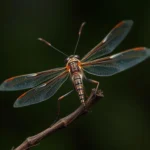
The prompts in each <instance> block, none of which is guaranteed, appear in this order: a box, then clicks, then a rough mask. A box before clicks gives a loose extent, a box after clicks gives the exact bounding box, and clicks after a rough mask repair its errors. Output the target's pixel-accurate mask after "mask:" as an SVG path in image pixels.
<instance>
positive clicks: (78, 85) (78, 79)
mask: <svg viewBox="0 0 150 150" xmlns="http://www.w3.org/2000/svg"><path fill="white" fill-rule="evenodd" d="M73 83H74V86H75V89H76V91H77V92H78V95H79V99H80V100H81V103H84V90H83V83H82V76H81V75H80V73H75V74H73Z"/></svg>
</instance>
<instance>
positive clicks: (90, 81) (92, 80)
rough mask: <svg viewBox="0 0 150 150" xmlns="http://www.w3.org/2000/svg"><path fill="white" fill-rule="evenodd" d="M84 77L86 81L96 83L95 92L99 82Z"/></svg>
mask: <svg viewBox="0 0 150 150" xmlns="http://www.w3.org/2000/svg"><path fill="white" fill-rule="evenodd" d="M85 79H86V80H87V81H89V82H91V83H94V84H97V86H96V90H95V93H97V90H98V87H99V82H98V81H96V80H92V79H88V78H85Z"/></svg>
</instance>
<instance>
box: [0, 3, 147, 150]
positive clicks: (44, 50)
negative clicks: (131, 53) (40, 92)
mask: <svg viewBox="0 0 150 150" xmlns="http://www.w3.org/2000/svg"><path fill="white" fill-rule="evenodd" d="M149 8H150V1H147V0H143V1H131V0H122V1H120V0H113V1H106V0H105V1H104V0H101V1H100V0H92V1H81V0H72V1H71V0H63V1H61V0H49V1H48V0H22V1H20V0H14V1H9V0H6V1H4V2H3V3H1V15H2V17H1V26H2V27H1V28H0V30H1V32H0V33H1V35H3V36H1V37H3V39H2V40H1V42H2V43H1V44H0V55H1V58H0V68H1V73H0V82H2V81H3V80H4V79H7V78H9V77H12V76H16V75H21V74H26V73H33V72H39V71H43V70H48V69H51V68H55V67H61V66H64V65H65V63H64V59H65V57H64V56H63V55H61V54H60V53H58V52H56V51H54V50H53V49H52V48H50V47H48V46H47V45H44V44H43V43H41V42H40V41H38V40H37V38H38V37H43V38H44V39H46V40H48V41H50V42H51V43H52V44H53V45H55V46H56V47H57V48H59V49H61V50H62V51H63V52H65V53H67V54H68V55H70V54H72V53H73V50H74V47H75V43H76V40H77V33H78V30H79V27H80V25H81V23H82V22H83V21H86V22H87V24H86V26H85V28H84V29H83V33H82V37H81V40H80V43H79V47H78V49H77V54H78V55H80V56H81V57H83V56H84V55H85V54H86V53H87V52H88V51H89V50H90V49H91V48H93V47H94V46H95V45H96V44H97V43H98V42H100V41H101V40H102V39H103V37H104V36H105V35H106V34H107V33H108V32H109V31H110V30H111V29H112V28H113V27H114V26H115V25H116V24H117V23H118V22H120V21H121V20H125V19H132V20H133V21H134V26H133V28H132V30H131V32H130V34H129V35H128V36H127V38H126V39H125V40H124V41H123V42H122V43H121V44H120V45H119V46H118V47H117V49H116V50H115V51H114V52H113V53H116V52H120V51H122V50H125V49H128V48H132V47H137V46H146V47H150V9H149ZM2 33H3V34H2ZM88 77H90V78H93V79H95V80H98V81H100V88H101V89H102V90H103V91H104V95H105V97H104V98H103V99H102V101H100V102H99V103H97V105H96V106H95V107H93V108H92V110H91V111H90V113H89V114H88V115H86V116H83V117H81V118H80V119H78V120H77V121H75V122H73V123H72V124H71V125H70V126H69V127H67V128H65V129H63V130H60V131H59V132H57V133H55V134H53V135H51V136H49V137H48V138H46V139H44V140H43V141H42V142H41V143H40V144H39V145H38V146H36V147H34V148H32V149H33V150H49V149H53V150H59V149H61V150H81V149H86V150H145V149H150V113H149V107H150V102H149V100H150V59H149V60H146V61H144V62H143V63H141V64H139V65H138V66H136V67H134V68H132V69H129V70H127V71H125V72H122V73H120V74H117V75H115V76H112V77H96V76H91V75H89V76H88ZM85 85H86V88H88V89H87V90H89V91H90V89H91V88H93V87H94V86H95V85H91V84H89V83H85ZM71 88H73V87H72V84H71V82H70V80H68V81H67V82H66V83H65V84H64V85H63V86H62V87H61V89H60V90H59V91H58V92H57V94H55V96H53V97H52V98H51V99H50V100H47V101H45V102H42V103H40V104H36V105H32V106H29V107H23V108H18V109H16V108H13V103H14V101H15V100H16V98H17V97H18V96H19V95H21V94H22V93H23V92H24V91H15V92H0V111H1V113H0V114H1V123H0V138H1V140H0V145H1V146H0V147H1V148H0V149H2V150H8V149H11V148H12V146H15V147H16V146H18V145H19V144H20V143H21V142H22V141H23V140H24V139H25V138H27V137H28V136H32V135H34V134H37V133H38V132H40V131H42V130H44V129H45V128H47V127H49V126H50V124H51V123H52V122H53V121H54V119H55V117H56V112H57V98H58V97H59V96H61V95H63V94H65V93H66V92H68V91H69V90H70V89H71ZM79 105H80V101H79V99H78V96H77V94H76V93H75V92H74V93H73V94H71V95H70V96H68V97H66V98H65V99H64V100H63V101H61V117H63V116H65V115H67V114H69V113H70V112H72V111H73V110H74V109H76V108H77V107H78V106H79Z"/></svg>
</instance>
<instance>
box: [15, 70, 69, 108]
mask: <svg viewBox="0 0 150 150" xmlns="http://www.w3.org/2000/svg"><path fill="white" fill-rule="evenodd" d="M67 78H68V71H65V72H63V73H62V74H60V75H58V76H56V77H55V78H53V79H51V80H50V81H48V82H45V83H43V84H41V85H39V86H37V87H36V88H34V89H31V90H29V91H27V92H26V93H24V94H22V95H21V96H20V97H19V98H18V99H17V100H16V102H15V103H14V107H23V106H28V105H32V104H36V103H39V102H42V101H44V100H47V99H49V98H50V97H52V96H53V95H54V94H55V93H56V92H57V90H58V89H59V88H60V87H61V85H62V84H63V83H64V82H65V81H66V80H67Z"/></svg>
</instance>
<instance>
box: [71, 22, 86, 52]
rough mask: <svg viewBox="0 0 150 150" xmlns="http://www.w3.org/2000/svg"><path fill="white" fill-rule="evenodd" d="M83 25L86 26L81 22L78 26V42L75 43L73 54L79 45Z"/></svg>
mask: <svg viewBox="0 0 150 150" xmlns="http://www.w3.org/2000/svg"><path fill="white" fill-rule="evenodd" d="M85 24H86V22H83V23H82V24H81V26H80V29H79V32H78V40H77V43H76V46H75V49H74V54H75V52H76V50H77V47H78V44H79V41H80V36H81V33H82V29H83V27H84V25H85Z"/></svg>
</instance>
